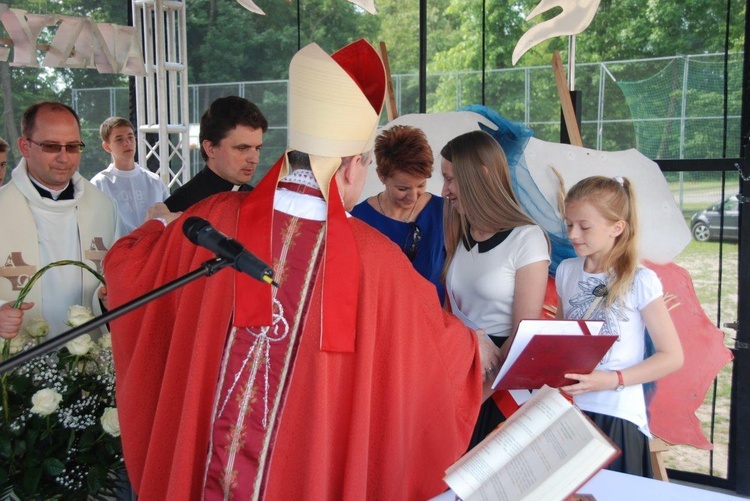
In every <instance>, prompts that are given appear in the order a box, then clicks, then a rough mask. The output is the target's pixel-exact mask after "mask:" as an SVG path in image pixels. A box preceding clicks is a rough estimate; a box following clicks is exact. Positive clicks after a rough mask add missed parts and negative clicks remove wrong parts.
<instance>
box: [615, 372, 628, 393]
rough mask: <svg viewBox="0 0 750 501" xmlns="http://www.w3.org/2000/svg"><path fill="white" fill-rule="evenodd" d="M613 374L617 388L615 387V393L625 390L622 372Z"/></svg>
mask: <svg viewBox="0 0 750 501" xmlns="http://www.w3.org/2000/svg"><path fill="white" fill-rule="evenodd" d="M614 372H615V374H617V386H615V391H622V390H623V389H624V388H625V381H624V380H623V379H622V372H620V371H614Z"/></svg>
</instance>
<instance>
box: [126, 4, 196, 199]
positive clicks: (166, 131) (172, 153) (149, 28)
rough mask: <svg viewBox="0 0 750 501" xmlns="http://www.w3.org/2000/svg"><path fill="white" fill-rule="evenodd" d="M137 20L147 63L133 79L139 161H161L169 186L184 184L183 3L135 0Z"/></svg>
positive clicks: (186, 141) (187, 164)
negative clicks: (144, 72) (142, 71)
mask: <svg viewBox="0 0 750 501" xmlns="http://www.w3.org/2000/svg"><path fill="white" fill-rule="evenodd" d="M133 21H134V23H135V26H136V28H137V29H138V30H139V32H140V33H141V36H142V37H143V55H144V62H145V66H146V76H144V77H136V79H135V92H136V115H137V120H138V124H137V127H136V128H137V130H138V162H139V163H140V164H141V165H142V166H144V167H145V166H147V165H148V166H151V165H153V164H154V163H155V162H158V171H157V172H158V174H159V176H160V177H161V179H162V181H164V182H165V183H166V184H167V186H169V187H172V185H173V184H175V183H177V184H178V185H182V184H184V183H185V182H187V180H188V179H189V178H190V155H189V152H190V144H189V143H190V142H189V136H188V124H189V115H188V75H187V37H186V31H187V29H186V25H185V3H184V2H180V1H174V0H134V2H133Z"/></svg>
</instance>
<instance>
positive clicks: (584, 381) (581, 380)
mask: <svg viewBox="0 0 750 501" xmlns="http://www.w3.org/2000/svg"><path fill="white" fill-rule="evenodd" d="M565 377H566V378H568V379H575V380H576V381H578V382H577V383H575V384H571V385H568V386H562V387H560V389H561V390H562V391H564V392H565V393H567V394H568V395H580V394H581V393H586V392H589V391H602V390H614V389H615V387H617V384H618V381H617V374H616V373H614V372H610V371H594V372H592V373H591V374H565Z"/></svg>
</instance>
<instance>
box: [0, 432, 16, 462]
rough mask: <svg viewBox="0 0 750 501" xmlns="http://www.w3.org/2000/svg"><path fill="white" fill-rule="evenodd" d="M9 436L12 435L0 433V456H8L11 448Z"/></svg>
mask: <svg viewBox="0 0 750 501" xmlns="http://www.w3.org/2000/svg"><path fill="white" fill-rule="evenodd" d="M11 437H12V435H11V434H10V433H5V432H3V433H0V457H3V458H9V457H10V454H11V450H13V445H12V441H11Z"/></svg>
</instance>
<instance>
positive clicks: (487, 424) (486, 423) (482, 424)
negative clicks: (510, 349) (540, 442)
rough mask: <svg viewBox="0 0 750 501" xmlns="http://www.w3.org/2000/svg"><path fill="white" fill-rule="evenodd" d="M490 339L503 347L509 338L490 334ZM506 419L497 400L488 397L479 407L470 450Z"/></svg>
mask: <svg viewBox="0 0 750 501" xmlns="http://www.w3.org/2000/svg"><path fill="white" fill-rule="evenodd" d="M490 339H492V341H493V342H494V343H495V345H496V346H497V347H498V348H502V347H503V344H504V343H505V341H507V340H508V338H507V337H496V336H490ZM504 421H505V416H503V413H502V412H500V409H498V408H497V404H496V403H495V400H494V399H493V398H492V397H490V398H488V399H487V400H486V401H485V402H484V403H483V404H482V407H481V408H480V409H479V416H478V417H477V423H476V424H475V425H474V433H472V434H471V442H469V449H468V450H471V449H473V448H474V446H475V445H477V444H479V442H481V441H482V440H484V437H486V436H487V435H489V434H490V433H491V432H492V430H494V429H495V428H497V427H498V425H499V424H500V423H502V422H504Z"/></svg>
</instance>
